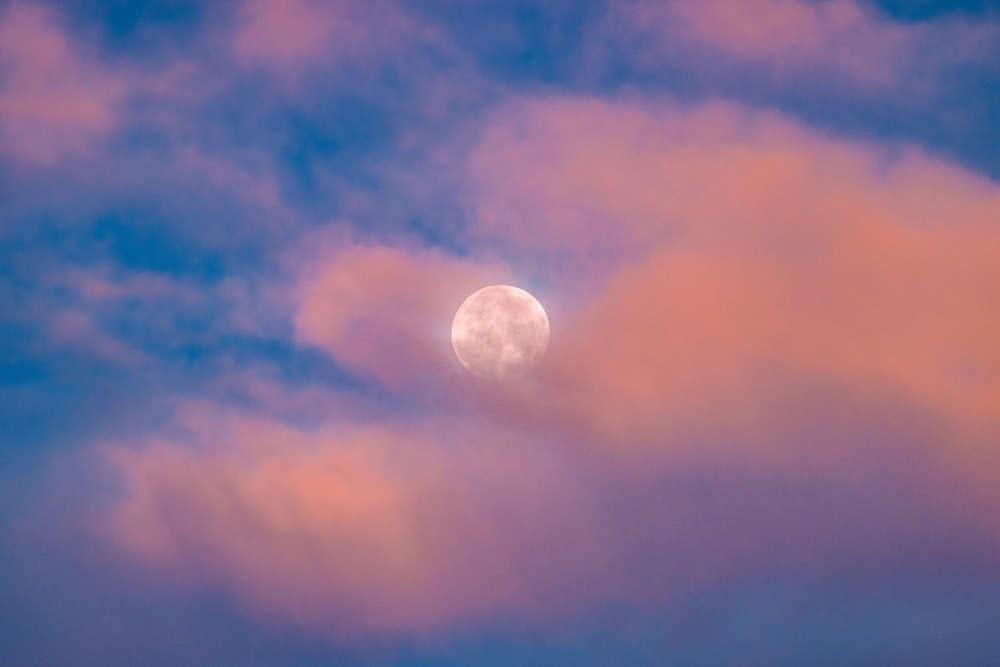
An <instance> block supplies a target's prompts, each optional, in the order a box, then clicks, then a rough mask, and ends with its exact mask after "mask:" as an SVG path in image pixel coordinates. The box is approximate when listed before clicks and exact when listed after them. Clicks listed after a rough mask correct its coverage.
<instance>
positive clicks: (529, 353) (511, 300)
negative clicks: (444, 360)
mask: <svg viewBox="0 0 1000 667" xmlns="http://www.w3.org/2000/svg"><path fill="white" fill-rule="evenodd" d="M548 345H549V318H548V316H547V315H546V314H545V309H544V308H542V304H540V303H538V301H537V300H536V299H535V297H533V296H531V295H530V294H528V293H527V292H525V291H524V290H523V289H520V288H517V287H512V286H510V285H491V286H489V287H484V288H482V289H481V290H479V291H477V292H475V293H473V294H472V295H471V296H469V298H467V299H466V300H465V301H464V302H463V303H462V305H461V306H460V307H459V309H458V312H457V313H455V319H454V321H453V322H452V325H451V346H452V347H453V348H454V349H455V356H457V357H458V360H459V361H460V362H461V363H462V365H463V366H465V368H467V369H468V370H469V371H471V372H472V373H474V374H476V375H478V376H479V377H482V378H486V379H488V380H512V379H514V378H518V377H521V376H523V375H524V374H525V373H527V372H528V371H530V370H531V369H532V368H534V367H535V366H537V365H538V362H540V361H541V360H542V357H543V356H545V350H546V348H548Z"/></svg>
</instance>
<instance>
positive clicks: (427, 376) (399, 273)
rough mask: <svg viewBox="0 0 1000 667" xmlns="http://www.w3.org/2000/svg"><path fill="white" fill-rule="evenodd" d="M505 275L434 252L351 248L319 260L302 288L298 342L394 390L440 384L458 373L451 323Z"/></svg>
mask: <svg viewBox="0 0 1000 667" xmlns="http://www.w3.org/2000/svg"><path fill="white" fill-rule="evenodd" d="M506 277H507V271H506V270H505V269H504V268H503V267H500V266H498V265H495V264H494V265H486V264H479V263H476V262H474V261H472V260H463V259H457V258H452V257H449V256H447V255H446V254H444V253H442V252H440V251H435V250H418V251H412V252H411V251H407V250H401V249H396V248H391V247H387V246H353V247H347V248H344V249H341V250H335V251H333V252H331V253H330V254H324V255H321V256H320V257H319V258H318V260H317V261H316V264H315V268H314V269H313V270H312V271H310V272H308V273H307V274H306V275H305V276H304V278H303V280H302V285H301V288H300V297H299V303H300V306H299V310H298V313H297V314H296V316H295V329H296V336H297V338H298V339H299V340H300V341H302V342H305V343H311V344H315V345H320V346H322V347H323V348H324V349H326V350H327V351H328V352H329V353H330V354H331V355H333V357H334V358H335V359H336V360H337V361H338V362H339V363H341V364H343V365H344V366H346V367H348V368H350V369H352V370H354V371H356V372H359V373H362V374H364V375H368V376H371V377H373V378H375V379H376V380H378V381H379V382H381V383H383V384H385V385H386V386H388V387H391V388H397V389H398V388H401V387H404V386H405V387H411V388H412V387H414V386H419V385H434V384H440V383H441V381H442V378H446V377H447V376H449V375H450V374H451V373H453V372H454V371H455V364H456V361H455V359H454V354H453V352H452V350H451V342H450V340H451V339H450V334H451V319H452V317H453V316H454V314H455V311H456V310H458V306H459V305H461V303H462V300H463V299H465V297H467V296H468V295H469V294H471V293H472V292H474V291H475V290H477V289H479V288H480V287H482V286H484V285H489V284H493V283H497V282H503V281H504V280H505V279H506Z"/></svg>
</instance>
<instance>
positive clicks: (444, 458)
mask: <svg viewBox="0 0 1000 667" xmlns="http://www.w3.org/2000/svg"><path fill="white" fill-rule="evenodd" d="M181 428H182V429H183V430H188V431H190V433H191V437H190V438H189V439H187V441H186V442H185V441H181V442H179V443H178V442H171V441H166V440H160V441H154V442H150V443H148V444H147V446H146V447H144V448H141V449H129V448H124V447H113V448H109V449H107V450H106V454H107V457H108V460H109V461H110V462H111V463H112V465H113V466H114V467H115V468H116V469H117V470H118V471H119V472H120V473H121V474H122V476H123V479H124V481H125V484H126V486H127V490H126V499H125V500H124V501H123V502H122V503H121V504H120V505H119V506H118V507H117V509H116V511H115V514H114V516H113V517H112V519H111V523H110V524H108V526H107V530H108V534H109V536H110V537H111V538H112V539H113V540H114V541H115V542H116V543H118V544H119V545H120V546H121V547H122V548H123V549H124V550H125V551H126V553H128V554H130V555H131V556H133V557H135V558H137V559H139V560H140V561H141V562H143V563H145V564H146V565H150V566H155V567H158V568H160V569H161V570H163V571H165V572H170V573H173V574H174V575H176V576H177V577H179V579H180V580H181V581H192V582H193V583H206V584H210V585H221V586H223V587H224V588H225V589H226V590H228V591H229V592H231V593H232V594H233V595H234V596H235V597H237V598H238V599H240V600H241V601H242V602H244V603H246V604H247V605H248V606H249V607H250V609H252V610H253V611H254V612H259V613H263V614H266V615H268V616H272V617H273V616H274V615H276V614H277V615H278V616H280V617H284V618H286V619H291V620H294V621H295V622H297V623H300V624H302V625H305V626H308V627H313V628H317V629H320V630H329V631H335V632H337V633H339V634H344V633H347V634H350V633H357V632H362V633H364V632H373V631H375V632H398V631H405V632H408V633H410V632H416V633H421V632H426V631H432V630H437V629H440V628H442V627H445V626H448V625H453V624H456V623H458V624H460V623H462V622H465V621H468V620H472V619H475V618H480V617H482V616H483V615H486V614H490V613H500V612H510V611H517V612H524V611H531V612H538V611H541V612H543V613H544V611H545V610H547V609H548V610H551V609H557V608H559V607H560V606H561V605H563V604H565V603H566V599H559V598H557V597H554V596H551V593H552V590H551V587H552V586H553V585H556V586H558V585H563V584H564V583H565V580H566V578H567V577H569V578H570V579H571V580H573V581H575V582H577V583H578V584H579V585H580V586H582V587H585V588H587V587H589V588H592V586H588V585H587V584H586V578H585V577H584V576H582V575H584V573H585V572H586V571H588V570H590V571H591V572H592V571H593V570H592V568H594V567H597V566H599V565H600V562H599V561H597V560H593V559H594V558H596V557H597V556H596V554H600V553H601V549H599V548H598V544H597V543H596V540H595V537H594V535H593V534H592V533H591V531H590V529H589V528H588V526H587V521H586V519H585V517H586V514H585V513H584V512H582V511H581V510H582V509H583V507H585V506H583V505H580V504H579V503H578V502H577V499H576V494H577V493H578V490H577V489H576V487H575V485H574V483H573V482H572V480H571V479H569V478H568V477H567V475H566V473H565V468H564V467H563V466H560V465H558V464H557V461H555V460H553V459H552V457H551V455H550V454H548V453H546V452H531V451H529V450H527V449H525V448H524V447H520V446H518V445H517V443H516V442H515V443H508V442H504V441H503V438H499V437H497V436H496V434H493V435H490V436H487V437H488V438H490V439H492V442H486V440H485V438H484V436H485V435H486V432H485V431H479V432H470V431H468V430H467V429H464V428H462V427H461V426H459V425H455V426H454V427H453V428H452V429H450V430H449V431H447V432H443V433H438V434H437V436H436V437H430V436H429V435H428V434H427V433H426V432H424V430H423V429H421V428H419V427H413V426H412V425H411V427H410V428H407V429H406V430H405V431H404V430H400V429H394V428H388V427H385V426H379V427H365V428H338V427H334V428H330V429H326V430H322V431H318V432H304V431H299V430H296V429H293V428H290V427H288V426H286V425H284V424H281V423H277V422H272V421H268V420H264V419H260V418H255V417H250V416H247V415H243V414H236V413H225V412H219V411H216V410H213V409H211V408H206V407H204V406H192V407H191V408H189V409H188V410H187V411H186V414H185V416H184V418H183V419H182V422H181ZM470 437H472V438H474V439H475V441H469V440H467V438H470ZM553 521H555V522H556V523H550V522H553ZM539 540H540V541H541V543H540V544H539ZM573 597H574V596H573V595H568V596H567V599H572V598H573Z"/></svg>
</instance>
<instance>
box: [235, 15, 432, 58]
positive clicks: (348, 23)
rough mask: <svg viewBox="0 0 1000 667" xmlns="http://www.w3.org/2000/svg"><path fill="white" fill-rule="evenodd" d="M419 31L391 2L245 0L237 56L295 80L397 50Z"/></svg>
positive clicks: (238, 20)
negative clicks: (311, 70)
mask: <svg viewBox="0 0 1000 667" xmlns="http://www.w3.org/2000/svg"><path fill="white" fill-rule="evenodd" d="M416 29H417V27H416V26H414V25H412V24H410V23H409V22H408V21H407V20H406V18H405V17H404V15H403V14H402V13H401V12H400V11H399V10H398V8H397V7H395V6H394V5H393V4H392V3H390V2H382V1H377V2H371V3H364V4H358V3H345V2H340V3H325V2H317V1H316V0H246V1H245V2H244V3H243V4H242V5H241V7H240V10H239V12H238V17H237V22H236V29H235V32H234V33H233V36H232V53H233V55H234V56H235V57H236V59H237V61H238V62H239V63H240V64H242V65H243V66H245V67H251V68H264V69H267V70H271V71H274V72H276V73H280V74H282V75H284V76H292V75H295V74H296V73H301V69H302V68H303V67H308V66H311V65H322V64H332V63H338V64H339V63H341V62H343V61H345V60H353V61H359V60H362V59H364V58H368V57H371V56H373V55H377V54H380V53H382V52H385V51H392V50H394V49H395V48H398V47H399V46H400V45H401V44H402V43H403V42H404V41H405V39H406V36H409V37H412V36H413V35H414V31H415V30H416Z"/></svg>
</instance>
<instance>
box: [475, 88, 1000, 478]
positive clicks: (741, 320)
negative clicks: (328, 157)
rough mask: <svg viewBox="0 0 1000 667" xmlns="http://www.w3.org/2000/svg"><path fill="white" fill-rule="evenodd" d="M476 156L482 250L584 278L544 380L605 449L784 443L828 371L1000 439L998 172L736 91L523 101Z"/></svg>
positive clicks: (830, 376)
mask: <svg viewBox="0 0 1000 667" xmlns="http://www.w3.org/2000/svg"><path fill="white" fill-rule="evenodd" d="M469 164H470V173H471V175H472V188H473V192H474V193H475V195H474V196H475V199H476V201H477V202H478V208H477V215H478V226H476V227H475V228H474V230H473V231H472V232H471V238H472V239H473V243H477V242H478V243H479V244H481V245H482V246H484V247H490V248H495V247H501V248H504V250H505V252H506V254H507V256H508V260H509V261H511V262H512V263H513V262H521V263H528V264H529V265H530V266H532V267H534V269H535V270H539V271H546V270H548V271H549V272H550V275H551V276H552V277H553V279H554V280H556V281H557V282H558V284H559V285H560V286H561V287H560V289H561V290H563V291H573V290H579V289H580V287H579V286H580V285H587V286H588V289H587V290H586V291H585V294H584V295H580V294H578V295H577V296H576V297H575V300H576V302H578V303H582V304H583V305H582V306H581V307H579V308H577V309H575V310H573V311H571V312H569V313H567V314H566V316H567V317H568V318H569V319H568V321H567V322H565V323H564V324H563V327H562V328H563V330H564V331H565V335H564V336H563V337H562V339H561V340H560V341H558V342H555V341H554V343H553V345H552V346H551V347H550V353H549V358H548V359H547V361H546V365H545V366H544V367H543V372H544V373H545V374H547V375H545V377H544V378H543V380H542V381H543V383H548V386H550V387H551V388H552V392H551V394H550V396H552V397H554V398H555V403H556V404H561V405H563V406H564V408H565V409H566V410H568V411H569V413H570V414H571V415H572V417H566V418H564V421H566V420H568V423H581V422H582V423H584V424H588V425H589V426H587V428H588V429H593V430H594V432H596V433H597V434H598V436H597V439H598V440H604V441H606V442H613V443H615V444H616V446H621V445H628V444H629V443H639V442H644V443H651V444H652V446H654V447H655V448H664V447H668V448H669V447H672V446H675V445H673V444H671V443H678V442H685V441H687V442H690V441H692V438H693V439H695V440H699V439H702V438H704V437H705V436H706V435H707V434H715V436H726V438H727V439H729V440H730V441H732V437H733V436H735V435H740V436H751V435H752V436H753V437H754V438H756V439H760V438H763V439H764V440H767V439H768V438H767V437H766V436H767V434H768V433H771V434H777V433H778V432H780V431H781V429H782V424H785V423H788V422H789V420H793V421H794V419H795V416H794V415H792V414H789V407H787V406H788V405H791V404H793V403H789V399H790V398H792V397H793V396H794V395H795V393H796V392H798V391H800V390H805V389H806V388H807V387H809V386H810V385H813V386H815V385H819V384H822V383H825V382H833V383H837V384H838V385H841V386H843V387H847V388H849V389H847V391H848V392H849V393H854V394H856V395H857V397H858V398H859V400H861V401H862V402H864V401H867V400H877V399H876V398H875V397H876V396H878V395H881V394H882V393H883V392H889V393H890V394H898V395H900V396H903V397H905V398H906V400H908V401H912V402H913V404H914V405H919V406H923V409H925V410H927V411H929V412H930V413H933V414H936V415H938V416H940V417H941V418H942V419H945V420H946V421H947V422H948V423H949V424H950V425H951V426H950V427H949V428H954V429H956V433H958V432H961V433H962V435H956V436H955V437H956V439H955V441H954V442H953V445H954V446H955V447H956V448H957V449H962V448H963V447H964V446H965V447H968V448H970V452H966V454H968V455H970V456H971V455H972V454H971V450H973V449H975V447H973V446H972V445H971V443H972V442H973V441H974V440H975V441H977V442H978V441H979V439H981V438H984V437H986V434H989V433H993V434H996V433H997V432H1000V392H998V391H997V387H1000V354H998V347H997V346H996V344H995V341H996V340H997V339H998V338H1000V311H998V310H997V308H996V307H995V304H996V303H997V302H998V299H1000V232H998V231H997V229H996V225H995V221H996V220H998V219H1000V188H998V187H997V186H996V185H995V184H993V183H992V182H990V181H989V180H988V179H985V178H982V177H979V176H976V175H975V174H972V173H969V172H966V171H963V170H962V169H960V168H957V167H954V166H950V165H948V164H945V163H943V162H940V161H938V160H935V159H933V158H931V157H928V156H926V155H923V154H921V153H919V152H917V151H915V150H909V149H908V150H904V151H903V152H902V153H901V155H899V156H896V157H894V156H893V155H892V154H890V153H889V152H887V151H885V150H883V149H879V148H877V147H872V146H867V145H864V144H861V143H852V142H846V141H839V140H835V139H832V138H829V137H826V136H823V135H821V134H818V133H815V132H813V131H810V130H808V129H807V128H805V127H803V126H801V125H799V124H798V123H796V122H794V121H792V120H790V119H787V118H784V117H781V116H779V115H777V114H771V113H765V112H755V111H751V110H748V109H745V108H740V107H738V106H736V105H731V104H723V103H717V104H710V105H707V106H703V107H697V108H692V109H683V108H679V107H675V106H672V105H669V104H660V105H652V106H645V107H643V106H638V105H629V104H609V103H605V102H599V101H594V100H565V99H554V100H548V101H541V102H534V103H527V104H524V105H522V106H520V107H517V106H515V107H512V108H508V109H505V110H504V112H503V113H501V114H498V115H497V116H496V120H495V122H494V123H492V124H491V126H490V128H489V129H488V130H487V131H486V132H485V133H484V135H483V140H482V143H481V144H480V145H479V146H478V147H477V148H476V149H475V151H473V153H472V155H471V157H470V163H469ZM595 276H597V278H596V279H595ZM991 304H992V305H991ZM782 387H784V389H782ZM783 391H784V392H786V393H782V392H783ZM788 392H790V393H788ZM866 397H867V398H866ZM526 405H527V406H530V403H529V404H524V403H518V404H517V406H515V407H514V408H511V409H516V410H523V409H525V408H526ZM538 411H540V412H551V411H552V407H551V405H547V406H545V407H539V408H538ZM977 434H978V435H977ZM970 438H971V439H970ZM772 440H773V442H772V445H771V446H772V447H779V448H786V449H787V448H791V450H792V451H795V450H796V448H797V447H798V446H799V445H798V444H797V443H795V442H790V441H787V440H782V439H781V438H773V439H772ZM988 451H989V454H988V457H989V458H990V459H991V460H992V458H994V457H996V456H997V454H998V453H1000V452H998V451H997V450H996V448H995V447H991V448H989V449H988ZM985 454H986V452H985V451H983V450H982V449H981V448H980V449H979V454H978V455H977V456H978V457H981V456H983V455H985ZM979 462H980V463H981V460H980V461H979ZM967 463H968V461H967Z"/></svg>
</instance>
